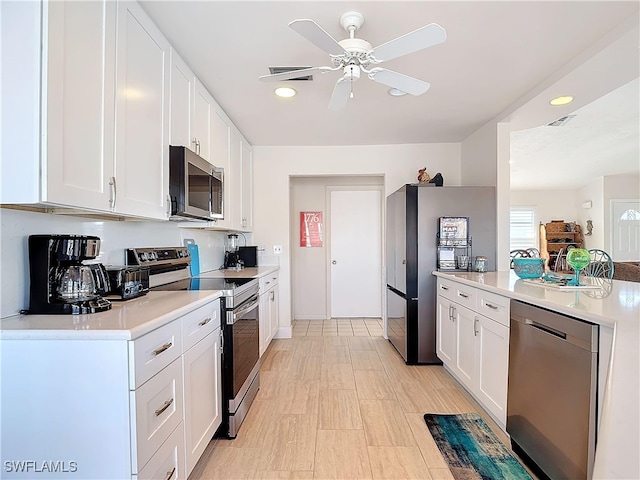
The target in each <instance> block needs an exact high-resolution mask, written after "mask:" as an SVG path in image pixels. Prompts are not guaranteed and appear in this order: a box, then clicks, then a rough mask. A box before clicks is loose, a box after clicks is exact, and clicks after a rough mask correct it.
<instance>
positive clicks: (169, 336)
mask: <svg viewBox="0 0 640 480" xmlns="http://www.w3.org/2000/svg"><path fill="white" fill-rule="evenodd" d="M180 327H181V325H180V321H178V320H176V321H173V322H171V323H168V324H167V325H165V326H163V327H160V328H158V329H157V330H154V331H153V332H150V333H147V334H146V335H144V336H142V337H140V338H138V339H137V340H134V341H132V342H129V369H130V372H131V378H130V381H129V389H130V390H135V389H136V388H138V387H139V386H140V385H142V384H143V383H144V382H146V381H147V380H149V379H150V378H151V377H152V376H154V375H155V374H156V373H158V372H159V371H160V370H162V369H163V368H164V367H166V366H167V365H169V364H170V363H171V362H173V361H174V360H175V359H176V358H178V357H179V356H180V355H181V354H182V335H181V331H180Z"/></svg>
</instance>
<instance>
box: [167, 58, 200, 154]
mask: <svg viewBox="0 0 640 480" xmlns="http://www.w3.org/2000/svg"><path fill="white" fill-rule="evenodd" d="M170 81H171V102H170V103H171V140H170V144H171V145H178V146H183V147H188V148H193V145H192V144H191V140H192V138H191V124H192V121H193V119H192V115H193V92H194V91H195V87H194V83H195V75H194V74H193V72H192V71H191V69H190V68H189V67H188V66H187V64H186V63H184V61H183V60H182V58H180V56H179V55H178V54H177V52H176V51H175V50H174V49H173V48H172V49H171V79H170Z"/></svg>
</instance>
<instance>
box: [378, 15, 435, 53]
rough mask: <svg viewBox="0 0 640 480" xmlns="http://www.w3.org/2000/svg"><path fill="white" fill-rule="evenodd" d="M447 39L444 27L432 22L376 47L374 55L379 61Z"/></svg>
mask: <svg viewBox="0 0 640 480" xmlns="http://www.w3.org/2000/svg"><path fill="white" fill-rule="evenodd" d="M446 39H447V32H445V30H444V28H442V27H441V26H440V25H438V24H437V23H430V24H429V25H425V26H424V27H421V28H419V29H417V30H414V31H413V32H409V33H407V34H405V35H402V36H401V37H398V38H395V39H393V40H389V41H388V42H387V43H383V44H382V45H380V46H378V47H376V48H374V49H373V52H372V56H373V58H375V59H376V60H378V61H379V62H383V61H386V60H391V59H393V58H397V57H401V56H402V55H407V54H409V53H413V52H417V51H418V50H422V49H423V48H427V47H432V46H434V45H438V44H439V43H442V42H444V41H445V40H446Z"/></svg>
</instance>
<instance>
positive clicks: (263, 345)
mask: <svg viewBox="0 0 640 480" xmlns="http://www.w3.org/2000/svg"><path fill="white" fill-rule="evenodd" d="M270 296H271V295H270V291H266V292H265V293H263V294H262V295H260V303H259V305H258V309H259V310H258V314H259V315H260V323H259V328H260V356H262V354H263V353H264V352H265V350H266V349H267V345H268V343H267V342H268V340H267V338H268V337H269V332H270V329H271V302H270V300H269V299H270Z"/></svg>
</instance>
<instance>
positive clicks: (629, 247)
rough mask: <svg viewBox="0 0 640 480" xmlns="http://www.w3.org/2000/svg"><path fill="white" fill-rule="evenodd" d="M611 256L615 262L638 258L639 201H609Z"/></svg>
mask: <svg viewBox="0 0 640 480" xmlns="http://www.w3.org/2000/svg"><path fill="white" fill-rule="evenodd" d="M611 227H612V228H611V237H612V238H611V245H612V249H611V256H612V258H613V259H614V260H615V261H618V262H624V261H633V260H638V259H639V258H640V200H611Z"/></svg>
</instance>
